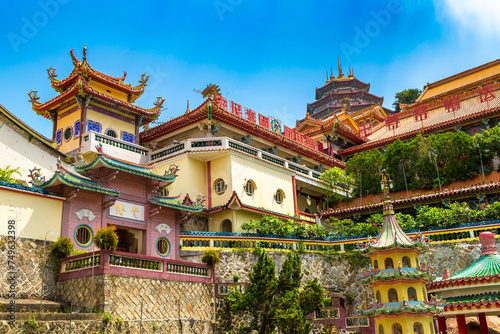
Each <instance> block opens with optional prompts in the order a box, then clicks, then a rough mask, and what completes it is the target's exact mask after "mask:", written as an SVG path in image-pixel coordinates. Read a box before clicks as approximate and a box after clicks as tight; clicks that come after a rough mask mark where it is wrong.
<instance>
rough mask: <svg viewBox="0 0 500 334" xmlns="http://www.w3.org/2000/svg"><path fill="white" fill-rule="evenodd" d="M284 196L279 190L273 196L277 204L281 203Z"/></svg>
mask: <svg viewBox="0 0 500 334" xmlns="http://www.w3.org/2000/svg"><path fill="white" fill-rule="evenodd" d="M284 197H285V196H284V195H283V192H282V191H281V190H278V191H277V192H276V194H275V195H274V200H275V201H276V203H277V204H281V203H283V198H284Z"/></svg>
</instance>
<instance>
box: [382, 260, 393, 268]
mask: <svg viewBox="0 0 500 334" xmlns="http://www.w3.org/2000/svg"><path fill="white" fill-rule="evenodd" d="M384 264H385V269H392V268H394V262H392V259H391V258H390V257H388V258H387V259H385V261H384Z"/></svg>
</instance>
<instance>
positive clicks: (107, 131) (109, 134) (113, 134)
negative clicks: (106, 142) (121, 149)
mask: <svg viewBox="0 0 500 334" xmlns="http://www.w3.org/2000/svg"><path fill="white" fill-rule="evenodd" d="M106 136H110V137H113V138H116V132H115V130H112V129H108V130H106Z"/></svg>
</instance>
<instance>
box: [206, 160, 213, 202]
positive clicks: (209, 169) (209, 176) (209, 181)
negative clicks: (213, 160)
mask: <svg viewBox="0 0 500 334" xmlns="http://www.w3.org/2000/svg"><path fill="white" fill-rule="evenodd" d="M207 199H208V201H207V202H208V207H207V209H210V208H211V207H212V167H211V165H210V161H207Z"/></svg>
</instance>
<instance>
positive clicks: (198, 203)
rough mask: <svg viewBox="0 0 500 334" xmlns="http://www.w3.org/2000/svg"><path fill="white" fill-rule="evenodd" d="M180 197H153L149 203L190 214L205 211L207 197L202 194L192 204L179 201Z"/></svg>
mask: <svg viewBox="0 0 500 334" xmlns="http://www.w3.org/2000/svg"><path fill="white" fill-rule="evenodd" d="M180 196H181V195H180V194H179V196H175V197H161V196H153V197H152V198H151V199H149V200H148V201H149V202H150V203H151V204H156V205H159V206H164V207H168V208H172V209H178V210H181V211H187V212H190V213H198V212H201V211H202V210H203V206H204V204H203V203H204V202H205V196H203V195H202V194H199V195H197V196H196V200H195V201H194V202H191V203H185V201H183V202H181V201H180V200H179V197H180Z"/></svg>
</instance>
